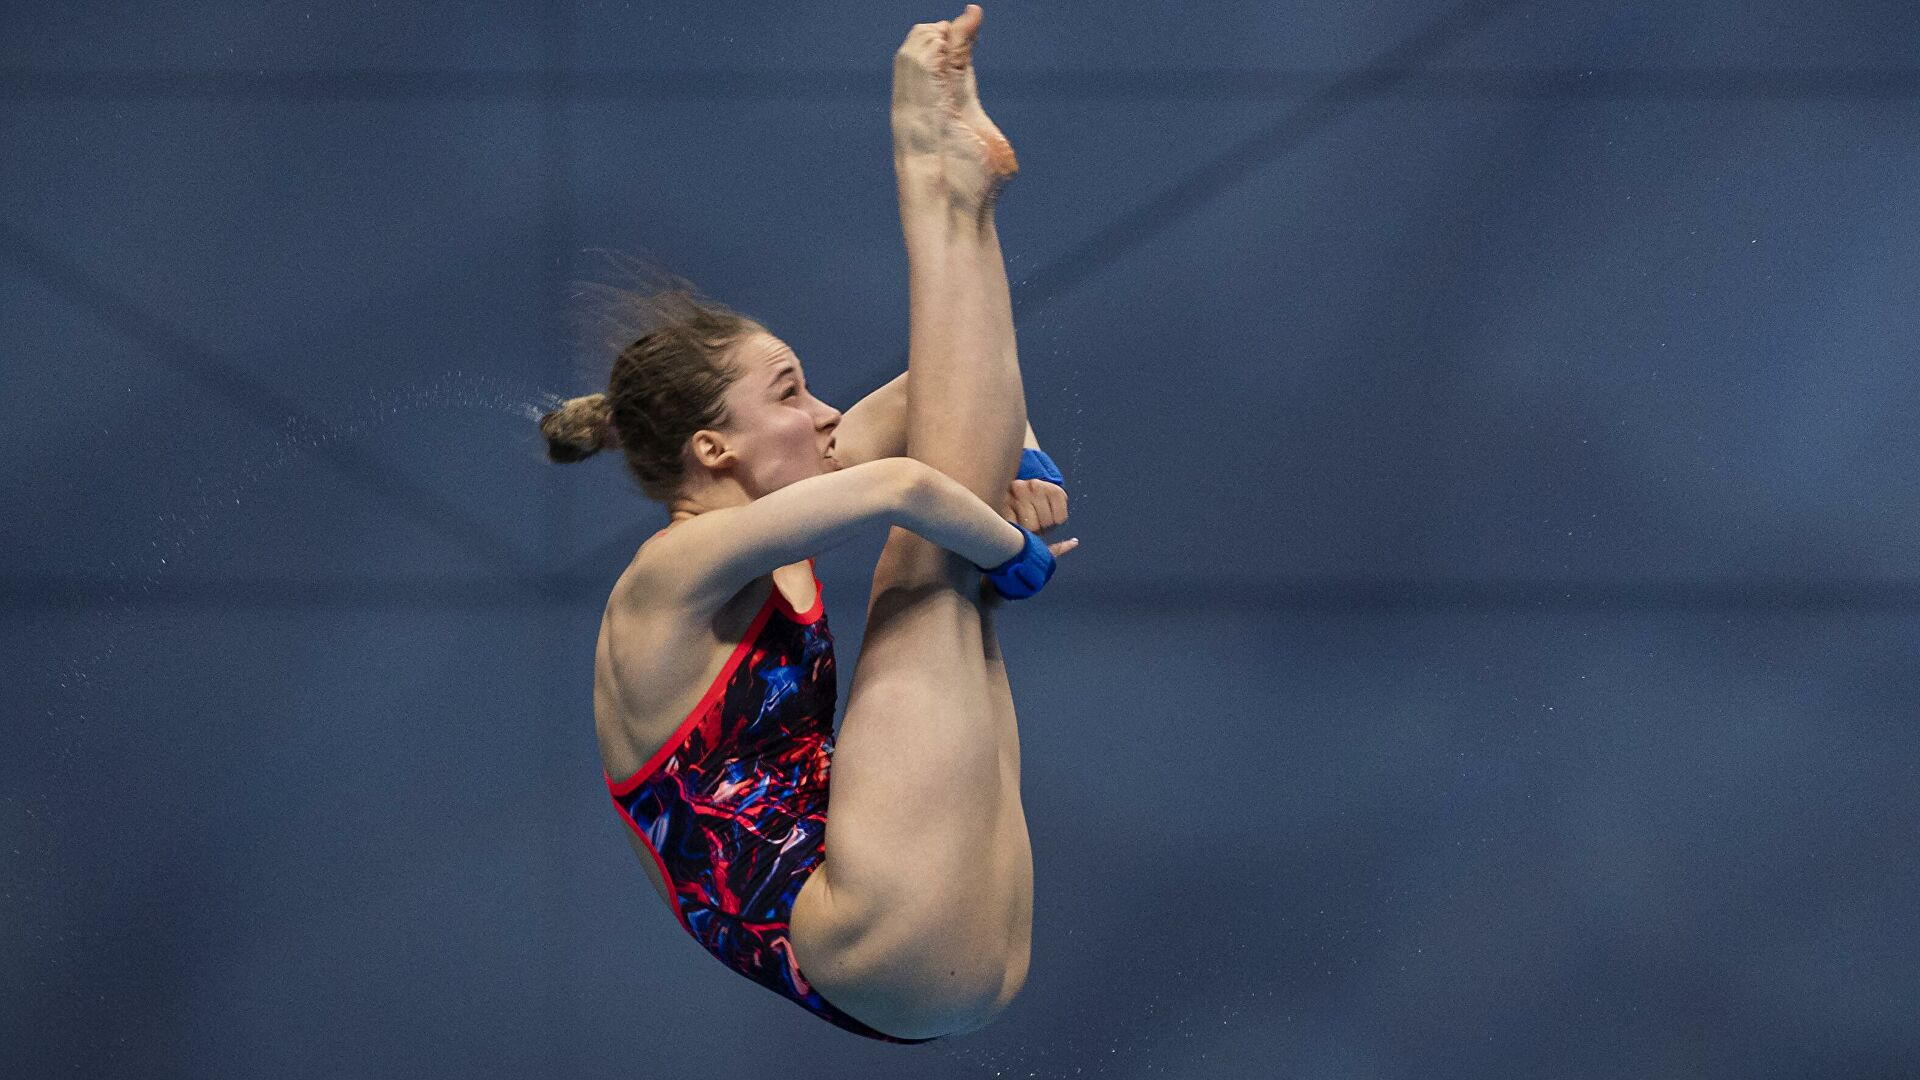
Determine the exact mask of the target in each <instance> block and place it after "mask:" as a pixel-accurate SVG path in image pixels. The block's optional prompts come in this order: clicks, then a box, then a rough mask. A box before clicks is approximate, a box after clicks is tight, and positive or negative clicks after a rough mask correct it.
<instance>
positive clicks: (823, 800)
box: [601, 559, 931, 1043]
mask: <svg viewBox="0 0 1920 1080" xmlns="http://www.w3.org/2000/svg"><path fill="white" fill-rule="evenodd" d="M807 568H808V570H809V571H811V570H812V569H813V560H811V559H809V560H808V561H807ZM813 587H814V600H813V607H812V608H810V609H809V610H807V611H804V612H800V611H795V610H794V609H793V605H792V604H791V603H790V602H788V600H787V598H786V596H785V594H783V593H781V591H780V588H779V586H778V585H775V586H774V587H773V589H772V592H771V594H770V595H769V596H768V597H767V600H766V603H765V604H763V605H762V606H761V608H760V612H759V614H758V615H755V616H754V619H753V623H752V625H750V626H749V627H748V628H747V632H746V635H745V636H744V637H743V638H742V639H741V641H740V644H739V645H738V646H737V647H735V649H734V651H733V655H732V656H730V657H728V659H727V663H726V666H725V667H723V668H721V669H720V674H719V676H718V677H717V678H715V679H714V681H713V685H712V686H710V687H708V688H707V692H706V695H705V696H704V697H702V698H701V699H700V704H698V705H696V706H694V709H693V712H692V713H690V714H689V715H688V716H687V718H686V719H685V720H684V721H682V722H681V724H680V726H679V727H678V728H677V729H675V731H674V733H673V735H672V737H670V738H669V739H668V740H667V742H666V745H665V746H662V747H661V748H660V750H659V751H658V752H657V753H655V754H654V755H653V756H652V757H650V758H648V759H647V761H646V763H645V764H643V765H641V766H640V770H639V771H638V772H636V773H634V774H633V776H631V777H629V778H627V779H626V780H622V781H618V782H616V781H615V780H614V779H613V778H612V777H611V776H607V777H606V779H607V790H608V792H609V793H611V794H612V796H613V803H614V806H615V807H616V808H618V810H619V811H620V816H621V818H622V819H623V820H625V821H626V823H627V826H628V827H629V828H631V829H632V830H633V831H634V832H635V834H637V835H638V836H639V837H640V839H641V840H642V841H644V842H645V844H646V847H647V850H648V852H649V853H650V854H652V856H653V858H654V861H655V862H656V863H657V864H658V866H659V868H660V876H661V877H662V878H663V879H664V880H665V881H666V882H667V889H668V892H669V894H670V895H671V896H672V897H673V902H674V914H675V915H676V916H677V917H678V918H679V920H680V925H681V926H683V927H685V928H686V931H687V933H689V934H692V935H693V938H694V940H695V941H698V942H699V943H700V945H701V947H702V948H705V949H706V950H707V951H708V952H710V953H712V954H713V955H714V956H715V957H716V958H717V959H719V961H720V962H721V963H723V964H725V965H727V966H728V967H729V968H732V969H733V970H734V971H736V972H739V973H740V974H741V975H744V976H746V977H747V978H749V979H752V980H753V981H754V982H757V983H759V984H760V985H762V986H764V987H766V988H768V989H769V990H772V991H774V992H775V993H778V994H781V995H783V996H785V997H787V998H790V999H792V1000H793V1001H794V1002H796V1003H798V1004H799V1005H800V1006H801V1007H802V1008H805V1009H807V1010H808V1011H810V1012H812V1013H814V1014H816V1015H818V1016H819V1017H821V1018H822V1019H824V1020H826V1021H828V1022H829V1023H832V1024H837V1025H839V1026H840V1027H843V1028H845V1029H847V1030H848V1031H852V1032H854V1033H856V1034H860V1035H865V1036H867V1037H868V1038H871V1039H879V1040H881V1041H883V1042H891V1043H921V1042H929V1041H931V1040H929V1039H897V1038H894V1037H893V1036H891V1035H887V1034H884V1033H882V1032H880V1031H877V1030H875V1029H873V1028H871V1027H868V1026H867V1025H865V1024H863V1023H861V1022H860V1021H858V1020H856V1019H854V1018H853V1017H851V1016H849V1015H847V1014H846V1013H844V1012H841V1011H840V1010H839V1009H837V1008H835V1007H834V1006H833V1004H832V1003H831V1002H829V1001H827V999H826V998H824V997H822V996H821V995H820V992H819V991H817V990H815V989H814V988H813V986H812V985H811V984H809V983H808V982H807V980H806V977H805V976H803V975H802V974H801V973H800V966H799V963H798V962H797V961H796V960H795V958H794V955H793V943H792V941H791V940H790V939H789V937H788V932H787V918H788V915H789V913H790V912H791V911H792V910H793V902H794V899H795V898H796V897H798V896H799V895H800V887H801V886H802V885H804V884H805V883H806V880H807V875H809V874H811V873H812V872H813V869H814V867H816V866H818V865H819V864H820V861H821V860H822V859H824V858H825V857H826V846H825V841H826V829H827V773H828V767H829V764H830V762H831V759H832V757H833V709H834V703H835V701H836V700H837V698H838V689H837V687H836V684H835V681H834V666H833V635H832V633H831V632H830V631H829V630H828V629H827V614H826V604H825V601H824V598H823V597H822V596H821V595H820V578H819V577H818V576H817V575H816V576H815V577H814V579H813ZM601 775H603V776H605V775H606V773H605V770H602V773H601Z"/></svg>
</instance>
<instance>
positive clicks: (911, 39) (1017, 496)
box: [541, 4, 1078, 1042]
mask: <svg viewBox="0 0 1920 1080" xmlns="http://www.w3.org/2000/svg"><path fill="white" fill-rule="evenodd" d="M981 17H982V16H981V10H980V8H979V7H978V6H977V5H972V4H969V5H968V6H967V8H966V11H965V13H963V14H962V15H961V16H959V17H958V18H957V19H954V20H952V21H950V22H939V23H928V24H921V25H918V26H915V27H914V28H913V30H912V31H911V32H909V33H908V35H907V38H906V41H905V43H904V44H902V45H901V47H900V49H899V51H898V52H897V53H896V54H895V57H894V84H893V110H892V120H891V123H892V128H893V136H894V166H895V173H896V178H897V180H898V187H899V197H900V216H901V223H902V229H903V232H904V234H905V237H906V244H907V254H908V264H909V302H910V310H911V326H910V330H909V342H908V370H907V374H905V375H902V376H900V377H899V378H896V379H894V380H893V381H892V382H890V383H888V384H887V385H886V386H884V387H882V388H881V389H879V390H877V391H875V392H874V393H873V394H872V395H870V396H869V397H867V398H866V399H864V400H862V401H861V402H860V403H859V404H857V405H855V406H854V407H853V408H852V409H850V410H848V412H847V413H846V414H845V416H844V417H843V416H842V414H841V413H840V412H838V411H837V410H835V409H834V408H833V407H832V406H829V405H827V404H826V403H824V402H822V401H820V400H818V399H817V398H815V397H813V396H812V394H811V393H810V392H809V391H808V389H807V384H806V378H805V374H804V372H803V371H802V369H801V366H800V361H799V358H798V357H797V356H795V355H794V353H793V351H792V350H791V349H789V348H788V347H787V346H786V344H785V343H783V342H782V341H781V340H780V339H779V338H776V337H774V336H773V335H772V334H770V333H768V332H767V331H766V330H765V328H764V327H762V326H760V325H759V324H758V323H756V322H754V321H753V320H751V319H748V318H745V317H744V316H741V315H738V314H737V313H734V312H732V311H730V310H729V309H727V308H726V307H724V306H723V305H720V304H718V303H715V302H712V301H710V300H705V299H703V298H699V297H697V296H696V295H695V294H694V293H693V291H692V290H690V289H680V290H676V291H675V292H674V293H671V294H669V295H666V296H664V297H661V298H656V299H654V300H653V301H651V304H652V305H653V307H654V309H655V310H656V311H657V312H659V313H661V314H663V315H664V318H661V319H658V320H656V323H657V325H655V326H654V328H653V329H651V330H650V331H649V332H647V333H646V334H644V335H643V336H641V337H640V338H639V340H637V341H634V342H633V343H632V344H630V345H628V346H627V347H626V348H625V349H624V350H622V352H621V354H620V356H619V357H618V359H617V360H616V361H615V363H614V367H613V371H612V375H611V379H610V385H609V389H608V392H607V393H605V394H594V395H590V396H588V397H585V398H576V399H574V400H573V401H570V402H568V403H567V406H566V407H565V408H563V409H561V410H560V411H558V412H555V413H549V414H548V415H547V416H545V417H543V418H542V420H541V430H542V432H543V433H545V434H546V435H547V437H548V440H549V448H550V453H551V455H552V456H553V458H554V459H555V460H560V461H572V460H579V459H580V458H582V457H584V456H586V455H587V454H590V453H592V452H593V451H594V450H595V449H598V448H600V447H601V446H619V447H620V448H621V449H622V450H623V452H624V454H625V456H626V458H627V462H628V464H629V466H630V467H631V468H632V470H633V472H634V473H635V475H636V476H637V477H638V478H639V480H640V483H641V486H642V487H643V489H644V490H645V491H646V492H647V494H648V495H649V496H651V497H654V498H657V499H659V500H660V501H662V502H664V503H666V504H667V506H668V508H669V510H670V511H671V516H672V521H671V523H670V524H669V525H668V527H667V528H665V529H663V530H661V531H660V532H658V533H656V534H654V536H653V537H652V538H650V539H649V540H648V541H647V542H646V543H645V544H643V545H641V547H640V550H639V553H638V554H637V555H635V557H634V559H633V561H632V563H631V565H629V566H628V567H627V569H626V570H625V572H624V573H622V574H621V576H620V579H619V581H618V582H617V583H616V584H615V586H614V589H613V594H612V596H611V597H610V598H609V600H608V603H607V608H606V613H605V616H604V617H603V619H602V622H601V630H600V641H599V646H598V650H597V654H596V660H595V677H594V716H595V724H596V728H597V730H598V734H599V740H600V746H601V752H602V757H603V760H604V763H605V766H606V782H607V785H608V790H609V791H610V793H611V794H612V796H613V800H614V803H615V805H616V807H617V808H618V810H619V811H620V813H621V816H622V818H623V819H624V820H625V822H626V825H627V827H628V829H627V831H628V833H629V837H628V838H629V840H630V842H631V843H632V844H633V847H634V850H635V852H636V853H638V854H639V856H640V861H641V864H642V865H643V866H644V867H645V869H646V871H647V873H648V876H649V877H650V878H651V879H652V880H653V883H654V887H655V888H656V889H658V890H659V891H660V894H661V896H662V898H663V899H665V900H666V902H667V904H668V906H669V907H671V908H672V909H673V911H674V913H675V915H676V916H677V917H678V918H679V920H680V922H681V924H682V926H684V927H685V928H686V930H687V931H688V933H690V934H691V935H693V937H694V938H695V939H696V940H697V941H699V942H700V944H701V945H702V946H703V947H704V948H706V949H707V951H709V952H710V953H712V954H713V955H714V956H716V957H717V958H719V959H720V960H721V962H722V963H725V964H726V965H727V966H729V967H731V968H733V969H734V970H735V971H737V972H739V973H740V974H742V975H745V976H746V977H748V978H750V979H753V980H754V981H756V982H759V983H760V984H762V985H764V986H766V987H768V988H769V989H772V990H774V991H775V992H777V993H780V994H782V995H784V996H786V997H788V998H790V999H792V1000H794V1001H795V1002H797V1003H799V1004H800V1005H802V1006H803V1007H805V1008H807V1009H809V1010H811V1011H812V1012H814V1013H816V1014H817V1015H819V1016H821V1017H822V1018H824V1019H826V1020H828V1021H829V1022H831V1023H834V1024H837V1025H839V1026H840V1027H843V1028H846V1029H848V1030H850V1031H854V1032H857V1033H859V1034H862V1035H866V1036H868V1037H871V1038H876V1039H881V1040H884V1041H888V1042H925V1041H928V1040H929V1039H932V1038H937V1037H940V1036H942V1035H950V1034H958V1033H962V1032H966V1031H972V1030H974V1029H977V1028H979V1027H982V1026H984V1025H985V1024H986V1023H988V1022H989V1021H991V1020H992V1019H993V1017H994V1016H995V1015H997V1014H998V1013H999V1012H1000V1011H1001V1010H1002V1009H1004V1008H1005V1007H1006V1005H1007V1004H1008V1002H1010V1001H1011V1000H1012V999H1013V997H1014V995H1015V994H1017V993H1018V992H1019V990H1020V988H1021V986H1022V985H1023V984H1024V982H1025V979H1026V973H1027V962H1028V955H1029V943H1030V940H1031V931H1032V920H1033V861H1032V849H1031V847H1030V846H1029V843H1028V838H1027V828H1026V819H1025V816H1024V813H1023V811H1022V808H1021V803H1020V748H1019V737H1018V734H1017V732H1016V730H1015V723H1014V706H1013V697H1012V694H1011V692H1010V690H1009V689H1008V684H1007V675H1006V670H1005V668H1004V666H1003V665H1002V662H1001V658H1000V653H999V649H998V646H997V643H996V642H995V639H994V632H993V626H992V621H991V617H990V614H989V612H990V609H991V607H992V606H994V605H996V604H997V603H999V602H1000V598H1001V597H1006V598H1018V597H1023V596H1028V595H1031V594H1032V593H1033V592H1035V591H1037V590H1038V588H1039V587H1040V586H1042V585H1044V584H1045V582H1046V580H1047V578H1048V577H1049V576H1050V575H1051V574H1052V572H1053V566H1054V559H1055V557H1056V556H1058V555H1061V554H1064V553H1065V552H1067V551H1069V550H1072V549H1073V548H1074V547H1075V546H1076V545H1077V544H1078V541H1075V540H1068V541H1064V542H1061V543H1055V544H1048V543H1046V542H1045V541H1043V540H1041V539H1039V538H1038V536H1036V533H1037V532H1041V531H1046V530H1048V529H1051V528H1052V527H1054V526H1056V525H1058V524H1059V523H1061V522H1063V521H1064V520H1065V519H1066V495H1065V491H1064V483H1065V481H1064V479H1063V478H1062V477H1061V476H1060V474H1059V472H1058V470H1057V469H1055V468H1054V466H1053V463H1052V461H1051V460H1050V459H1048V457H1047V456H1046V454H1044V453H1043V452H1041V451H1040V450H1039V448H1038V444H1037V442H1035V441H1034V439H1033V433H1032V428H1031V427H1029V426H1028V425H1027V420H1026V402H1025V399H1024V396H1023V390H1022V387H1021V382H1020V370H1019V364H1018V360H1017V358H1016V355H1015V348H1014V330H1013V310H1012V305H1011V303H1010V300H1009V296H1008V290H1007V279H1006V269H1005V266H1004V263H1003V261H1002V258H1001V254H1000V244H999V238H998V235H997V233H996V232H995V230H994V224H993V205H994V200H995V198H996V197H997V195H998V193H999V190H1000V187H1001V185H1002V184H1004V183H1005V182H1006V180H1007V179H1008V178H1009V177H1011V176H1012V175H1013V173H1014V171H1015V170H1016V168H1017V166H1016V164H1015V161H1014V157H1013V151H1012V148H1011V147H1010V146H1009V145H1008V144H1007V141H1006V140H1005V138H1003V137H1002V136H1001V134H1000V132H999V130H998V129H997V128H996V127H995V126H994V124H993V122H992V121H991V120H989V119H988V118H987V116H986V113H985V112H984V111H983V110H982V109H981V107H980V104H979V99H978V95H977V91H976V88H975V81H974V76H973V71H972V68H971V52H972V48H973V43H974V41H975V38H976V36H977V34H978V32H979V27H980V21H981ZM1023 441H1024V444H1025V446H1024V449H1023ZM996 507H1005V510H1004V511H1002V510H999V509H996ZM880 523H887V524H890V525H892V526H893V528H892V529H891V531H890V533H889V535H888V538H887V543H886V547H885V548H884V550H883V551H882V553H881V556H880V561H879V564H878V565H877V567H876V568H875V570H874V575H873V589H872V594H871V597H870V599H869V601H868V607H867V631H866V638H865V644H864V647H863V649H862V652H861V655H860V658H859V663H858V664H857V666H856V669H855V671H854V675H853V679H852V685H851V688H850V690H849V692H848V699H847V708H846V715H845V717H844V719H843V721H842V724H841V730H840V733H839V737H838V746H837V747H836V745H835V737H834V734H833V730H832V723H833V709H834V702H835V697H836V691H835V682H834V660H833V650H832V638H831V635H830V634H829V632H828V629H827V623H826V616H825V610H824V604H823V601H822V598H821V596H820V591H819V585H820V583H819V579H818V578H817V577H815V576H814V574H813V559H812V557H811V556H812V555H813V553H815V552H818V551H821V550H823V549H826V548H830V547H832V546H834V545H836V544H839V543H841V542H843V541H845V540H847V539H849V538H851V537H853V536H855V535H857V534H859V533H860V532H861V531H863V530H865V529H867V528H870V527H872V526H875V525H877V524H880ZM983 573H985V574H986V575H987V577H986V580H985V582H983V581H982V574H983ZM829 762H831V766H832V784H831V788H829V785H828V766H829ZM829 851H831V853H832V856H831V858H829V857H827V853H828V852H829Z"/></svg>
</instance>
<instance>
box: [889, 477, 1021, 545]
mask: <svg viewBox="0 0 1920 1080" xmlns="http://www.w3.org/2000/svg"><path fill="white" fill-rule="evenodd" d="M901 460H903V461H912V462H913V463H914V465H915V466H917V468H915V469H914V470H913V477H912V480H911V482H910V483H909V484H908V487H907V494H906V496H905V497H904V498H903V500H902V505H901V511H900V520H899V521H898V522H897V524H898V525H899V526H900V527H901V528H903V529H906V530H907V531H909V532H912V533H915V534H917V535H919V536H922V537H925V538H926V539H927V540H928V541H930V542H931V543H934V544H937V545H939V546H940V547H943V548H945V549H947V550H948V551H951V552H953V553H954V554H955V555H958V556H960V557H961V558H963V559H966V560H967V561H968V562H971V563H972V564H973V565H975V566H979V567H983V568H986V569H992V568H993V567H996V566H999V565H1000V564H1001V563H1003V562H1006V561H1007V560H1008V559H1011V558H1013V557H1014V556H1015V555H1018V554H1019V553H1020V552H1021V551H1022V550H1023V549H1024V548H1025V546H1026V536H1025V534H1023V533H1022V532H1021V531H1020V529H1019V528H1018V527H1017V526H1015V525H1014V524H1013V523H1012V522H1011V521H1008V520H1007V519H1005V518H1003V517H1001V516H1000V514H999V512H998V511H996V510H995V509H994V508H993V507H991V506H988V505H987V504H986V503H984V502H981V501H980V500H979V499H978V498H977V497H975V495H974V494H973V492H971V491H968V490H967V488H966V486H965V485H964V484H961V483H960V482H959V481H958V480H955V479H953V478H952V477H950V476H948V475H947V474H946V473H943V472H941V471H940V470H938V469H935V468H933V467H932V466H930V465H925V464H922V463H920V462H919V461H918V460H916V459H914V458H903V459H901Z"/></svg>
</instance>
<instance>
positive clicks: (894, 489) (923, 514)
mask: <svg viewBox="0 0 1920 1080" xmlns="http://www.w3.org/2000/svg"><path fill="white" fill-rule="evenodd" d="M874 464H875V465H879V466H882V467H883V468H884V469H885V475H884V478H883V480H882V482H881V486H882V487H883V488H884V489H885V490H886V492H887V496H888V498H887V508H888V510H889V511H890V512H891V513H890V515H889V516H890V517H891V519H892V521H891V523H892V524H894V525H899V526H901V527H902V528H906V529H914V528H915V527H916V526H917V525H919V524H920V523H921V522H923V521H925V520H926V518H927V513H928V508H929V507H930V506H931V504H932V502H933V498H934V490H933V488H934V482H935V481H936V480H937V479H938V478H939V474H938V473H936V472H935V471H934V470H933V469H932V468H930V467H928V466H927V465H926V464H925V463H924V462H922V461H920V460H918V459H916V458H910V457H889V458H881V459H880V460H879V461H876V462H874Z"/></svg>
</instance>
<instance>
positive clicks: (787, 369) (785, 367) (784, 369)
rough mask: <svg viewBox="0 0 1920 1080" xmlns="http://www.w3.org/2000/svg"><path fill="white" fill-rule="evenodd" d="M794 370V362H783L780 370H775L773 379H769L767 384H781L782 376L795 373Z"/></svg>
mask: <svg viewBox="0 0 1920 1080" xmlns="http://www.w3.org/2000/svg"><path fill="white" fill-rule="evenodd" d="M793 370H794V369H793V365H792V364H782V365H781V366H780V370H778V371H776V372H774V373H773V378H772V379H770V380H768V382H767V385H768V386H777V385H778V384H779V382H780V380H781V378H782V377H784V376H787V375H791V374H793Z"/></svg>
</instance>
